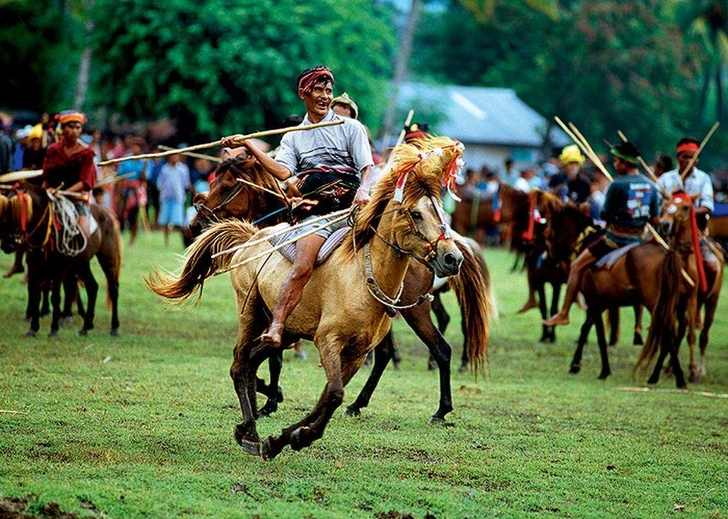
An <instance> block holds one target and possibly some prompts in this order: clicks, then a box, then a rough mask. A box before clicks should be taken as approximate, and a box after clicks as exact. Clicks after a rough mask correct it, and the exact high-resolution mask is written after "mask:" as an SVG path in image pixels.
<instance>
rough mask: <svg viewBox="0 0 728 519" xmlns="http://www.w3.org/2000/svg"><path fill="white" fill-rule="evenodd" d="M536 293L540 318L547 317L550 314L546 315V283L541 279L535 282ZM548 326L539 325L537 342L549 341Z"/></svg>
mask: <svg viewBox="0 0 728 519" xmlns="http://www.w3.org/2000/svg"><path fill="white" fill-rule="evenodd" d="M535 289H536V293H537V294H538V309H539V311H540V312H541V317H542V319H548V318H549V317H551V316H550V315H546V312H548V308H547V307H546V284H545V283H544V282H543V281H537V282H535ZM550 328H551V327H550V326H546V325H545V324H542V325H541V338H540V339H539V340H538V342H549V341H550V340H551V331H550Z"/></svg>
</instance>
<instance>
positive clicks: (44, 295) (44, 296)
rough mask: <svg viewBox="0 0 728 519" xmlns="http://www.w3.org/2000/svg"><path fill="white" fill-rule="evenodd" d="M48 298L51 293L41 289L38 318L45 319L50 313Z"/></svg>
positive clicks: (46, 289)
mask: <svg viewBox="0 0 728 519" xmlns="http://www.w3.org/2000/svg"><path fill="white" fill-rule="evenodd" d="M50 296H51V291H50V290H49V289H48V288H45V287H44V288H43V289H41V304H40V314H39V315H40V317H45V316H46V315H49V314H50V313H51V303H50Z"/></svg>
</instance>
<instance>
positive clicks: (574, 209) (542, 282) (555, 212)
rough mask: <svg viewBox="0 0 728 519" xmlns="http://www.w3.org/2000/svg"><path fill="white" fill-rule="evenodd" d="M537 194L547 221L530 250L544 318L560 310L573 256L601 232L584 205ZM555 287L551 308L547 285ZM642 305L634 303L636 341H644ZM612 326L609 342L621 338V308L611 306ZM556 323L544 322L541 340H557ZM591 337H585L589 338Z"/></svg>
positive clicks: (537, 227)
mask: <svg viewBox="0 0 728 519" xmlns="http://www.w3.org/2000/svg"><path fill="white" fill-rule="evenodd" d="M531 196H535V200H534V201H535V204H534V205H535V207H536V208H537V209H538V211H539V213H540V215H541V216H542V218H543V220H544V221H545V222H544V223H542V224H541V225H534V232H533V248H532V249H531V250H530V251H529V252H528V253H527V255H526V260H527V263H526V265H527V267H528V269H529V272H528V274H529V276H531V279H532V282H533V284H534V286H535V289H536V292H537V293H538V296H539V297H538V298H539V309H540V311H541V317H542V318H543V319H547V318H548V317H550V316H551V315H554V314H555V313H556V312H557V311H558V309H559V298H560V295H561V288H562V286H563V285H564V284H566V281H567V279H568V277H569V269H570V264H571V261H572V259H573V258H574V257H575V256H576V255H577V254H578V253H579V252H581V250H583V247H585V246H586V245H588V244H589V243H590V242H591V241H592V240H594V239H596V238H598V237H599V236H600V233H599V231H598V229H597V228H596V227H595V226H594V222H593V221H592V219H591V217H590V216H588V214H587V212H588V211H587V210H586V208H585V207H583V206H581V205H575V204H573V203H571V202H566V203H565V202H563V201H562V199H561V198H559V197H556V196H555V195H553V194H551V193H549V192H532V194H531ZM546 284H550V285H551V287H552V299H551V307H550V308H547V305H546V297H545V287H546ZM642 310H643V308H642V306H641V305H639V304H635V305H634V312H635V329H634V338H633V344H643V340H642ZM607 311H608V315H609V322H610V325H611V328H610V335H609V345H610V346H613V345H615V344H617V342H618V340H619V321H620V318H619V307H618V306H613V307H611V308H608V309H607ZM555 328H556V327H555V326H546V325H542V330H541V339H540V341H541V342H555V341H556V330H555ZM586 339H587V337H586V336H585V337H583V340H584V341H586Z"/></svg>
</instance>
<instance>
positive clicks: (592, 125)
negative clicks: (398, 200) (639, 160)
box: [413, 0, 705, 156]
mask: <svg viewBox="0 0 728 519" xmlns="http://www.w3.org/2000/svg"><path fill="white" fill-rule="evenodd" d="M492 13H493V14H492V16H491V17H490V18H489V19H488V21H487V22H486V23H484V24H479V23H478V22H477V21H476V20H475V19H474V18H473V17H472V16H471V15H470V13H469V12H468V11H467V10H465V9H464V8H463V7H462V6H460V5H459V2H452V4H451V5H450V7H449V9H448V10H447V13H437V12H430V13H429V14H428V16H429V17H430V19H429V20H428V21H427V22H426V23H424V24H423V29H422V30H421V31H420V33H419V34H418V43H417V44H416V45H415V47H416V48H418V49H420V50H421V52H419V53H416V54H415V56H414V58H413V63H415V66H413V71H417V70H427V71H428V74H427V77H428V78H429V79H434V80H436V81H440V82H447V83H458V84H465V85H479V86H482V85H486V86H506V87H510V88H513V89H515V90H516V92H517V93H518V94H519V96H521V97H522V98H523V99H524V100H525V101H526V102H527V103H529V104H530V105H531V106H533V107H534V108H535V109H536V110H538V111H539V112H540V113H542V114H543V115H544V116H546V117H548V118H552V117H553V116H555V115H558V116H560V117H562V118H563V119H567V120H572V121H574V122H575V124H576V125H577V126H578V127H579V128H580V129H581V130H582V132H583V133H584V134H585V135H586V136H587V137H589V138H590V139H592V140H593V141H594V142H593V145H595V146H597V145H599V143H600V142H601V140H602V139H603V138H608V139H610V140H616V139H617V136H616V131H617V130H622V131H623V132H625V133H626V134H627V136H628V137H629V138H630V139H632V140H634V141H635V142H637V143H639V145H640V146H641V147H642V149H643V152H644V153H645V155H646V156H648V154H651V153H653V152H655V151H658V150H671V149H672V146H673V145H674V142H675V140H676V138H677V137H678V136H679V135H680V134H682V133H684V132H689V133H698V134H700V131H701V130H702V129H703V128H704V126H705V125H704V123H703V122H702V121H700V119H699V117H697V115H698V113H697V109H698V101H697V100H698V94H699V92H698V90H699V81H697V80H698V78H699V77H700V71H701V70H702V68H703V67H704V66H705V62H704V61H705V58H704V57H703V53H701V52H699V46H698V45H697V43H696V40H695V39H694V38H691V37H689V36H688V35H686V34H685V33H684V32H683V31H682V30H681V29H680V26H679V25H678V23H677V22H676V21H675V19H674V18H673V17H671V14H672V13H671V12H670V11H669V10H667V9H665V4H664V2H661V1H660V0H638V1H634V0H601V1H599V2H593V1H580V0H571V1H562V2H561V8H560V10H559V16H558V17H557V19H556V20H554V19H552V18H551V17H549V16H546V15H545V14H544V13H542V12H539V11H536V10H533V9H531V8H528V6H525V5H524V4H523V3H517V2H499V3H497V5H495V6H494V9H493V12H492ZM435 55H446V56H449V57H450V59H448V60H443V61H437V60H435V59H433V57H434V56H435Z"/></svg>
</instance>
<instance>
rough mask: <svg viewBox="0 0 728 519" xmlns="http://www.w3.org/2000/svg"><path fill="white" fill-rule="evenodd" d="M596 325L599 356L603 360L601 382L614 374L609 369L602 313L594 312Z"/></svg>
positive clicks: (600, 374)
mask: <svg viewBox="0 0 728 519" xmlns="http://www.w3.org/2000/svg"><path fill="white" fill-rule="evenodd" d="M593 320H594V325H595V328H596V332H597V342H598V343H599V356H600V357H601V359H602V371H601V373H599V377H597V378H598V379H599V380H606V378H607V377H608V376H609V375H610V374H611V373H612V370H611V369H610V368H609V353H608V352H607V339H606V336H605V334H604V321H603V320H602V312H600V311H595V312H594V317H593Z"/></svg>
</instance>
